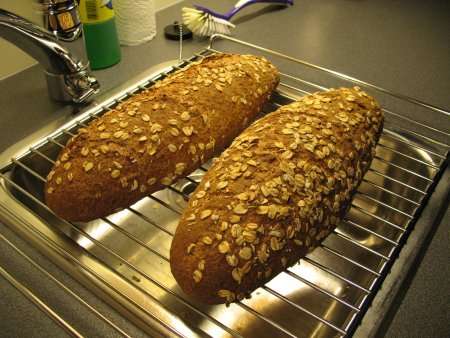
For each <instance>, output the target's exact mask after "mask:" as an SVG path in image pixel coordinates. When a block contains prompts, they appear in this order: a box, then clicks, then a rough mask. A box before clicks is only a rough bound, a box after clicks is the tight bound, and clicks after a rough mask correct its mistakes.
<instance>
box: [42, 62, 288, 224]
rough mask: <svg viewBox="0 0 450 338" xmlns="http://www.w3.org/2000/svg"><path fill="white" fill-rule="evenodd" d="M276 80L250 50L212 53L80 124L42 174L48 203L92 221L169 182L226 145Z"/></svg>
mask: <svg viewBox="0 0 450 338" xmlns="http://www.w3.org/2000/svg"><path fill="white" fill-rule="evenodd" d="M278 82H279V74H278V72H277V70H276V69H275V67H274V66H273V65H272V64H270V63H269V62H268V61H267V60H266V59H264V58H262V57H257V56H251V55H234V54H220V55H212V56H209V57H206V58H204V59H203V60H202V61H201V62H199V63H195V64H192V65H190V66H188V67H186V68H184V69H182V70H180V71H177V72H175V73H174V74H172V75H170V76H169V77H167V78H165V79H164V80H162V81H160V82H158V83H156V84H155V85H154V86H152V87H150V88H149V89H147V90H145V91H143V92H141V93H139V94H137V95H135V96H133V97H132V98H130V99H128V100H126V101H125V102H123V103H122V104H120V105H118V106H117V107H116V108H114V109H113V110H112V111H109V112H107V113H106V114H104V115H103V116H102V117H100V118H98V119H96V120H94V121H93V122H92V123H91V124H90V125H89V126H87V127H86V128H81V129H79V131H78V133H77V135H75V136H74V137H73V138H72V139H71V140H70V141H69V142H68V144H67V145H66V146H65V147H64V148H63V149H62V151H61V153H60V155H59V157H58V158H57V160H56V163H55V165H54V167H53V168H52V170H51V171H50V173H49V175H48V177H47V182H46V186H45V201H46V203H47V205H48V206H49V207H50V209H52V210H53V211H54V212H55V213H56V214H57V215H59V216H60V217H62V218H64V219H66V220H68V221H90V220H93V219H96V218H99V217H103V216H107V215H109V214H111V213H114V212H116V211H118V210H120V209H123V208H125V207H128V206H130V205H132V204H133V203H135V202H136V201H138V200H139V199H141V198H143V197H144V196H147V195H148V194H151V193H153V192H155V191H157V190H160V189H162V188H164V187H166V186H168V185H170V184H172V183H175V182H176V180H178V179H180V178H182V177H184V176H186V175H188V174H189V173H191V172H192V171H194V170H195V169H197V168H198V167H199V166H200V165H201V164H202V163H203V162H204V161H206V160H207V159H209V158H211V157H212V156H213V155H214V152H215V151H217V150H222V149H223V148H224V147H225V146H227V145H229V144H230V143H231V141H232V140H233V139H234V138H235V137H236V136H237V135H238V134H239V133H240V132H241V131H242V130H243V129H244V128H245V127H246V126H247V125H248V124H249V123H250V122H251V121H252V120H254V119H255V117H256V115H257V114H258V112H259V111H260V109H261V108H262V107H263V105H264V104H265V103H266V102H267V101H268V99H269V97H270V95H271V94H272V92H273V91H274V90H275V88H276V86H277V85H278Z"/></svg>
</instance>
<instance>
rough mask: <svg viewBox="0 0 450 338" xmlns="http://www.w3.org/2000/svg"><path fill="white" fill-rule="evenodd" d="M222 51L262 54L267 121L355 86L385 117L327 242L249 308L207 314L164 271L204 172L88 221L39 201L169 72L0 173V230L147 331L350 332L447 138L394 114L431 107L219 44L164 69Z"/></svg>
mask: <svg viewBox="0 0 450 338" xmlns="http://www.w3.org/2000/svg"><path fill="white" fill-rule="evenodd" d="M224 43H225V48H226V49H222V50H226V51H233V52H240V53H243V52H249V53H253V54H263V55H265V56H266V57H268V58H269V59H271V61H272V62H274V63H275V64H276V65H277V66H278V67H279V69H280V70H281V72H282V82H281V84H280V86H279V90H278V91H277V93H276V94H275V95H274V97H273V100H272V101H271V103H270V104H269V105H267V107H265V113H267V112H270V111H273V110H275V109H276V108H277V107H279V106H280V105H282V104H285V103H288V102H291V101H292V100H293V99H295V98H296V97H298V96H301V95H304V94H305V93H309V92H313V91H317V90H321V89H324V88H329V87H337V86H341V85H347V86H351V85H355V84H357V85H360V86H361V87H363V88H364V89H366V90H368V91H369V92H371V93H373V95H374V96H376V97H377V99H379V101H381V104H382V106H383V107H384V108H385V113H386V125H385V130H384V132H383V135H382V137H381V140H380V144H379V146H378V147H377V152H376V158H375V160H374V161H373V163H372V167H371V169H370V171H369V172H368V173H367V174H366V176H365V177H364V181H363V183H362V185H361V186H360V188H359V190H358V193H357V195H356V197H355V199H354V202H353V204H352V208H351V209H350V211H349V212H348V213H347V215H346V216H345V219H344V221H343V223H342V224H341V225H340V226H339V227H338V228H337V229H336V230H335V231H334V232H333V233H332V234H331V235H330V236H329V237H328V238H327V239H326V240H325V241H324V243H323V244H322V245H321V246H320V247H319V248H317V249H316V250H315V251H313V252H312V253H311V254H309V255H308V256H307V257H305V258H304V259H302V260H300V261H299V263H298V264H297V265H294V266H293V267H291V268H289V269H288V270H286V271H285V272H283V273H281V274H280V275H279V276H277V277H276V278H274V279H273V280H272V281H271V282H269V283H268V284H267V285H265V286H264V287H262V288H260V289H258V290H257V291H255V292H254V294H253V296H252V298H251V299H248V300H244V301H242V302H238V303H235V304H232V305H230V306H229V307H226V306H225V305H219V306H205V305H202V304H198V303H196V302H194V301H192V300H191V299H189V298H188V297H187V296H186V295H185V294H183V292H182V291H181V290H180V289H179V287H178V286H177V284H176V282H175V280H174V279H173V277H172V275H171V273H170V268H169V248H170V243H171V239H172V236H173V233H174V231H175V229H176V226H177V222H178V218H179V216H180V213H181V212H182V210H183V207H184V206H185V204H186V201H187V200H188V198H189V194H190V193H191V192H192V191H193V190H194V189H195V186H196V185H197V184H198V182H199V181H200V180H201V178H202V176H203V174H204V172H205V171H206V170H207V169H208V164H205V166H204V167H203V168H201V169H199V170H197V171H196V172H194V173H193V174H192V175H190V177H188V178H186V179H184V180H182V181H180V182H178V183H176V184H174V185H173V186H172V187H169V188H168V189H165V190H163V191H159V192H157V193H155V194H153V195H152V196H149V197H147V198H145V199H143V200H141V201H139V202H138V203H136V204H135V205H133V206H131V207H129V208H128V209H126V210H124V211H122V212H119V213H117V214H114V215H111V216H109V217H106V218H104V219H99V220H95V221H92V222H89V223H67V222H65V221H63V220H61V219H59V218H58V217H56V216H55V215H54V214H52V213H51V211H50V210H49V209H47V208H46V206H45V205H44V204H43V202H42V201H43V193H42V192H43V186H44V182H45V179H44V177H45V176H46V175H47V173H48V172H49V170H50V168H51V166H52V165H53V162H54V160H55V158H56V156H57V155H58V153H59V151H60V150H61V148H62V147H63V145H64V144H65V143H66V142H67V140H68V139H69V138H70V137H71V136H72V135H73V134H74V133H75V131H76V129H77V128H79V127H81V126H84V125H86V124H88V123H89V122H90V121H91V120H93V119H96V118H97V117H98V116H99V115H102V114H103V113H105V112H106V111H108V110H109V109H111V108H113V107H114V106H115V105H117V104H118V103H119V102H121V101H123V100H126V99H127V98H128V97H130V96H132V95H134V94H135V93H137V92H139V91H141V90H145V89H146V88H148V87H150V86H152V85H153V84H154V81H155V80H156V79H157V78H161V77H164V76H166V75H167V72H165V73H163V74H161V75H158V77H155V78H152V79H144V80H142V79H140V80H138V81H136V82H135V83H134V84H133V85H131V86H129V87H127V88H126V89H125V90H123V91H122V92H121V93H120V94H119V95H117V96H116V97H111V98H108V100H107V101H105V102H101V103H100V105H98V106H96V107H94V108H91V109H89V110H88V111H86V112H84V113H82V114H81V115H80V116H79V117H78V118H77V119H76V120H74V121H73V122H71V123H70V124H69V125H65V126H64V127H63V128H62V129H60V130H58V131H57V132H53V133H52V134H50V135H48V137H46V138H44V139H42V140H39V141H38V142H36V144H35V145H34V146H33V147H31V148H30V149H29V150H28V151H26V152H25V153H24V154H20V155H19V156H15V157H14V158H12V159H10V162H8V163H6V164H4V166H3V168H2V171H1V173H0V179H1V183H2V191H1V194H2V200H4V201H6V202H5V208H4V210H3V212H4V213H7V214H8V213H9V214H10V215H9V216H8V217H7V219H8V220H9V223H10V224H11V226H12V227H14V229H15V230H16V231H17V232H19V233H20V234H22V236H23V237H25V238H27V239H28V240H29V241H30V242H32V243H33V244H34V245H36V246H37V247H38V248H39V249H40V250H42V251H43V252H44V253H45V254H46V255H48V256H49V257H50V258H51V259H52V260H54V261H55V262H56V263H57V264H59V265H60V266H62V267H63V268H64V269H66V270H67V271H69V273H70V274H72V275H73V276H75V278H77V279H79V280H80V281H82V282H83V283H84V284H86V285H87V286H88V287H89V288H90V289H92V290H93V291H94V292H96V293H98V294H99V295H100V296H102V297H103V298H104V299H106V300H107V301H108V302H109V303H110V304H112V305H113V306H114V307H116V308H117V309H118V310H119V311H121V312H123V313H124V314H126V315H127V316H129V317H131V318H133V319H135V320H136V321H137V322H139V324H140V325H141V326H142V327H144V328H145V329H146V330H147V331H148V332H149V333H152V334H157V333H159V334H163V335H174V336H195V335H205V334H206V335H210V336H213V337H224V336H245V337H253V336H258V337H261V338H262V337H282V336H291V337H292V336H301V337H305V336H314V337H333V336H347V335H351V334H352V332H353V331H354V330H355V327H356V326H357V324H358V323H359V322H360V320H361V319H362V317H363V316H364V313H365V310H366V309H367V307H368V305H369V304H370V301H371V299H373V297H374V295H375V294H376V292H377V290H378V289H379V288H380V286H381V285H382V281H383V279H384V277H385V276H386V275H387V274H388V272H389V267H390V266H391V264H392V262H393V261H394V260H395V258H396V256H397V255H398V253H399V251H400V250H401V248H402V245H403V243H404V242H405V241H406V238H407V237H408V234H409V233H410V231H411V230H412V228H413V226H414V224H415V222H416V221H417V219H418V218H419V216H420V211H421V210H422V209H423V208H424V207H425V205H426V202H427V200H428V198H429V196H430V195H431V194H432V192H433V187H434V186H435V185H436V184H437V183H438V181H439V177H440V174H441V173H442V171H443V170H444V169H445V167H446V165H447V162H448V150H449V135H448V132H445V131H440V130H439V128H436V127H435V126H433V125H431V124H427V125H423V124H419V123H417V122H416V121H411V120H409V119H407V118H405V116H407V114H408V111H405V110H403V109H424V110H429V111H431V113H432V114H436V116H441V114H442V110H440V109H437V108H434V107H432V106H429V105H426V104H423V103H421V102H417V101H415V100H411V99H408V98H404V97H402V96H401V95H398V94H395V93H390V92H388V91H386V90H384V89H381V88H377V87H374V86H371V85H369V84H366V83H363V82H361V81H357V80H354V79H351V78H348V77H346V76H343V75H341V74H337V73H334V72H330V71H327V70H324V69H321V68H318V67H316V66H312V65H308V64H306V63H302V62H301V61H298V60H295V59H292V58H289V57H286V56H283V55H281V54H278V53H275V52H273V51H268V50H266V49H262V48H259V47H256V46H252V45H248V44H246V43H242V42H240V41H237V40H234V39H229V38H224V37H220V38H217V37H216V38H215V39H213V40H212V42H211V45H210V46H209V47H207V48H205V50H203V51H201V52H199V53H198V54H196V55H194V56H192V57H191V58H190V59H188V60H185V61H183V62H182V63H181V64H180V65H179V66H177V67H174V68H173V69H172V70H171V71H174V70H176V69H177V68H179V67H183V66H185V65H187V64H189V63H190V62H192V61H195V60H198V59H200V58H202V57H204V56H205V55H208V54H210V53H211V52H214V51H219V50H217V48H216V47H215V44H218V45H221V44H224ZM284 69H289V70H290V71H289V73H285V72H283V70H284ZM169 72H170V71H169ZM391 107H392V109H391ZM444 113H445V112H444ZM445 118H448V117H445ZM13 214H18V216H16V217H14V216H12V215H13Z"/></svg>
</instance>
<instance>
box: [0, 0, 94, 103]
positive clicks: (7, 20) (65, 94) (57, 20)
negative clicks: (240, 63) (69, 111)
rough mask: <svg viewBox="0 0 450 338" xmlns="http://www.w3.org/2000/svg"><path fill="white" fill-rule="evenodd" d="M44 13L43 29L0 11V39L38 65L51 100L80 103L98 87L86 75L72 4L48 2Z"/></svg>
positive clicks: (79, 29)
mask: <svg viewBox="0 0 450 338" xmlns="http://www.w3.org/2000/svg"><path fill="white" fill-rule="evenodd" d="M46 10H47V13H48V15H46V19H47V20H46V21H47V24H46V26H47V27H46V28H47V29H45V28H44V27H41V26H40V25H38V24H35V23H33V22H31V21H29V20H27V19H25V18H22V17H20V16H18V15H15V14H13V13H11V12H8V11H6V10H3V9H0V37H3V38H4V39H6V40H8V41H9V42H11V43H13V44H14V45H16V46H17V47H19V48H21V49H22V50H24V51H25V52H26V53H28V54H29V55H30V56H31V57H33V58H35V59H36V60H37V61H38V62H39V63H40V64H41V65H42V67H43V68H44V73H45V77H46V80H47V86H48V89H49V94H50V97H51V98H52V99H54V100H56V101H60V102H74V103H81V102H83V101H85V100H86V99H88V98H89V97H90V96H91V95H93V94H94V93H96V92H98V90H99V87H100V86H99V83H98V81H97V80H96V79H95V78H94V77H93V76H91V75H90V69H89V62H88V61H87V54H86V48H85V45H84V39H83V33H82V23H81V19H80V18H79V14H78V7H77V4H76V1H65V2H58V1H57V2H54V3H53V2H52V1H50V3H49V4H47V7H46Z"/></svg>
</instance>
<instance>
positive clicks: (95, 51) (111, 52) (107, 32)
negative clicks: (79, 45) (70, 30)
mask: <svg viewBox="0 0 450 338" xmlns="http://www.w3.org/2000/svg"><path fill="white" fill-rule="evenodd" d="M79 9H80V15H81V21H82V22H83V31H84V40H85V43H86V51H87V54H88V59H89V63H90V67H91V68H92V69H101V68H106V67H110V66H112V65H115V64H116V63H117V62H119V61H120V58H121V53H120V45H119V39H118V36H117V30H116V21H115V17H114V9H113V5H112V0H81V1H80V5H79Z"/></svg>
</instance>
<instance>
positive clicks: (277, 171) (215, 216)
mask: <svg viewBox="0 0 450 338" xmlns="http://www.w3.org/2000/svg"><path fill="white" fill-rule="evenodd" d="M382 125H383V115H382V111H381V110H380V109H379V107H378V105H377V103H376V102H375V101H374V100H373V99H372V98H371V97H370V96H368V95H367V94H366V93H365V92H363V91H361V90H360V89H359V88H355V89H345V88H342V89H339V90H331V91H328V92H323V93H316V94H313V95H310V96H306V97H303V98H302V99H300V100H299V101H298V102H295V103H292V104H290V105H287V106H284V107H281V108H280V109H278V110H277V111H275V112H273V113H270V114H268V115H266V116H265V117H263V118H261V119H259V120H257V121H256V122H255V123H253V124H252V125H251V126H250V127H249V128H247V129H246V130H245V131H244V132H243V133H242V134H241V135H240V136H238V137H237V138H236V139H235V140H234V141H233V143H232V144H231V146H230V147H229V148H228V149H227V150H226V151H224V152H223V153H222V154H221V155H220V157H218V159H216V160H215V161H214V163H213V165H212V167H211V168H210V170H209V171H208V172H207V173H206V174H205V176H204V178H203V179H202V181H201V183H200V184H199V186H198V187H197V189H196V190H195V192H194V193H193V194H192V196H191V198H190V200H189V203H188V205H187V206H186V208H185V210H184V212H183V214H182V217H181V219H180V222H179V224H178V227H177V229H176V233H175V235H174V238H173V241H172V246H171V250H170V264H171V270H172V273H173V275H174V277H175V279H176V280H177V282H178V284H179V285H180V287H181V288H182V289H183V290H184V291H185V293H187V294H188V295H190V296H191V297H193V298H194V299H196V300H199V301H201V302H204V303H208V304H216V303H226V302H228V303H229V302H233V301H234V300H236V299H239V300H241V299H243V298H244V297H247V296H248V295H249V294H250V293H251V292H252V291H253V290H255V289H256V288H258V287H260V286H262V285H263V284H265V283H266V282H268V281H269V280H270V279H272V278H273V277H274V276H276V275H277V274H278V273H280V272H281V271H282V270H283V269H285V268H286V267H288V266H290V265H292V264H294V263H296V262H297V261H298V260H299V259H300V258H301V257H303V256H304V255H306V254H307V253H308V252H309V251H311V250H313V249H314V248H315V247H317V246H318V245H319V243H320V242H321V241H322V240H323V239H324V238H325V237H326V236H327V235H328V234H329V233H330V232H331V231H333V229H334V228H335V227H336V226H337V225H338V224H339V222H340V221H341V219H342V218H343V217H344V214H345V213H346V211H347V209H348V208H349V206H350V203H351V200H352V196H353V194H354V192H355V191H356V189H357V187H358V185H359V183H360V182H361V179H362V177H363V176H364V173H365V172H366V171H367V169H368V168H369V166H370V163H371V159H372V157H373V154H374V151H375V146H376V144H377V142H378V139H379V136H380V133H381V130H382Z"/></svg>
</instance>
